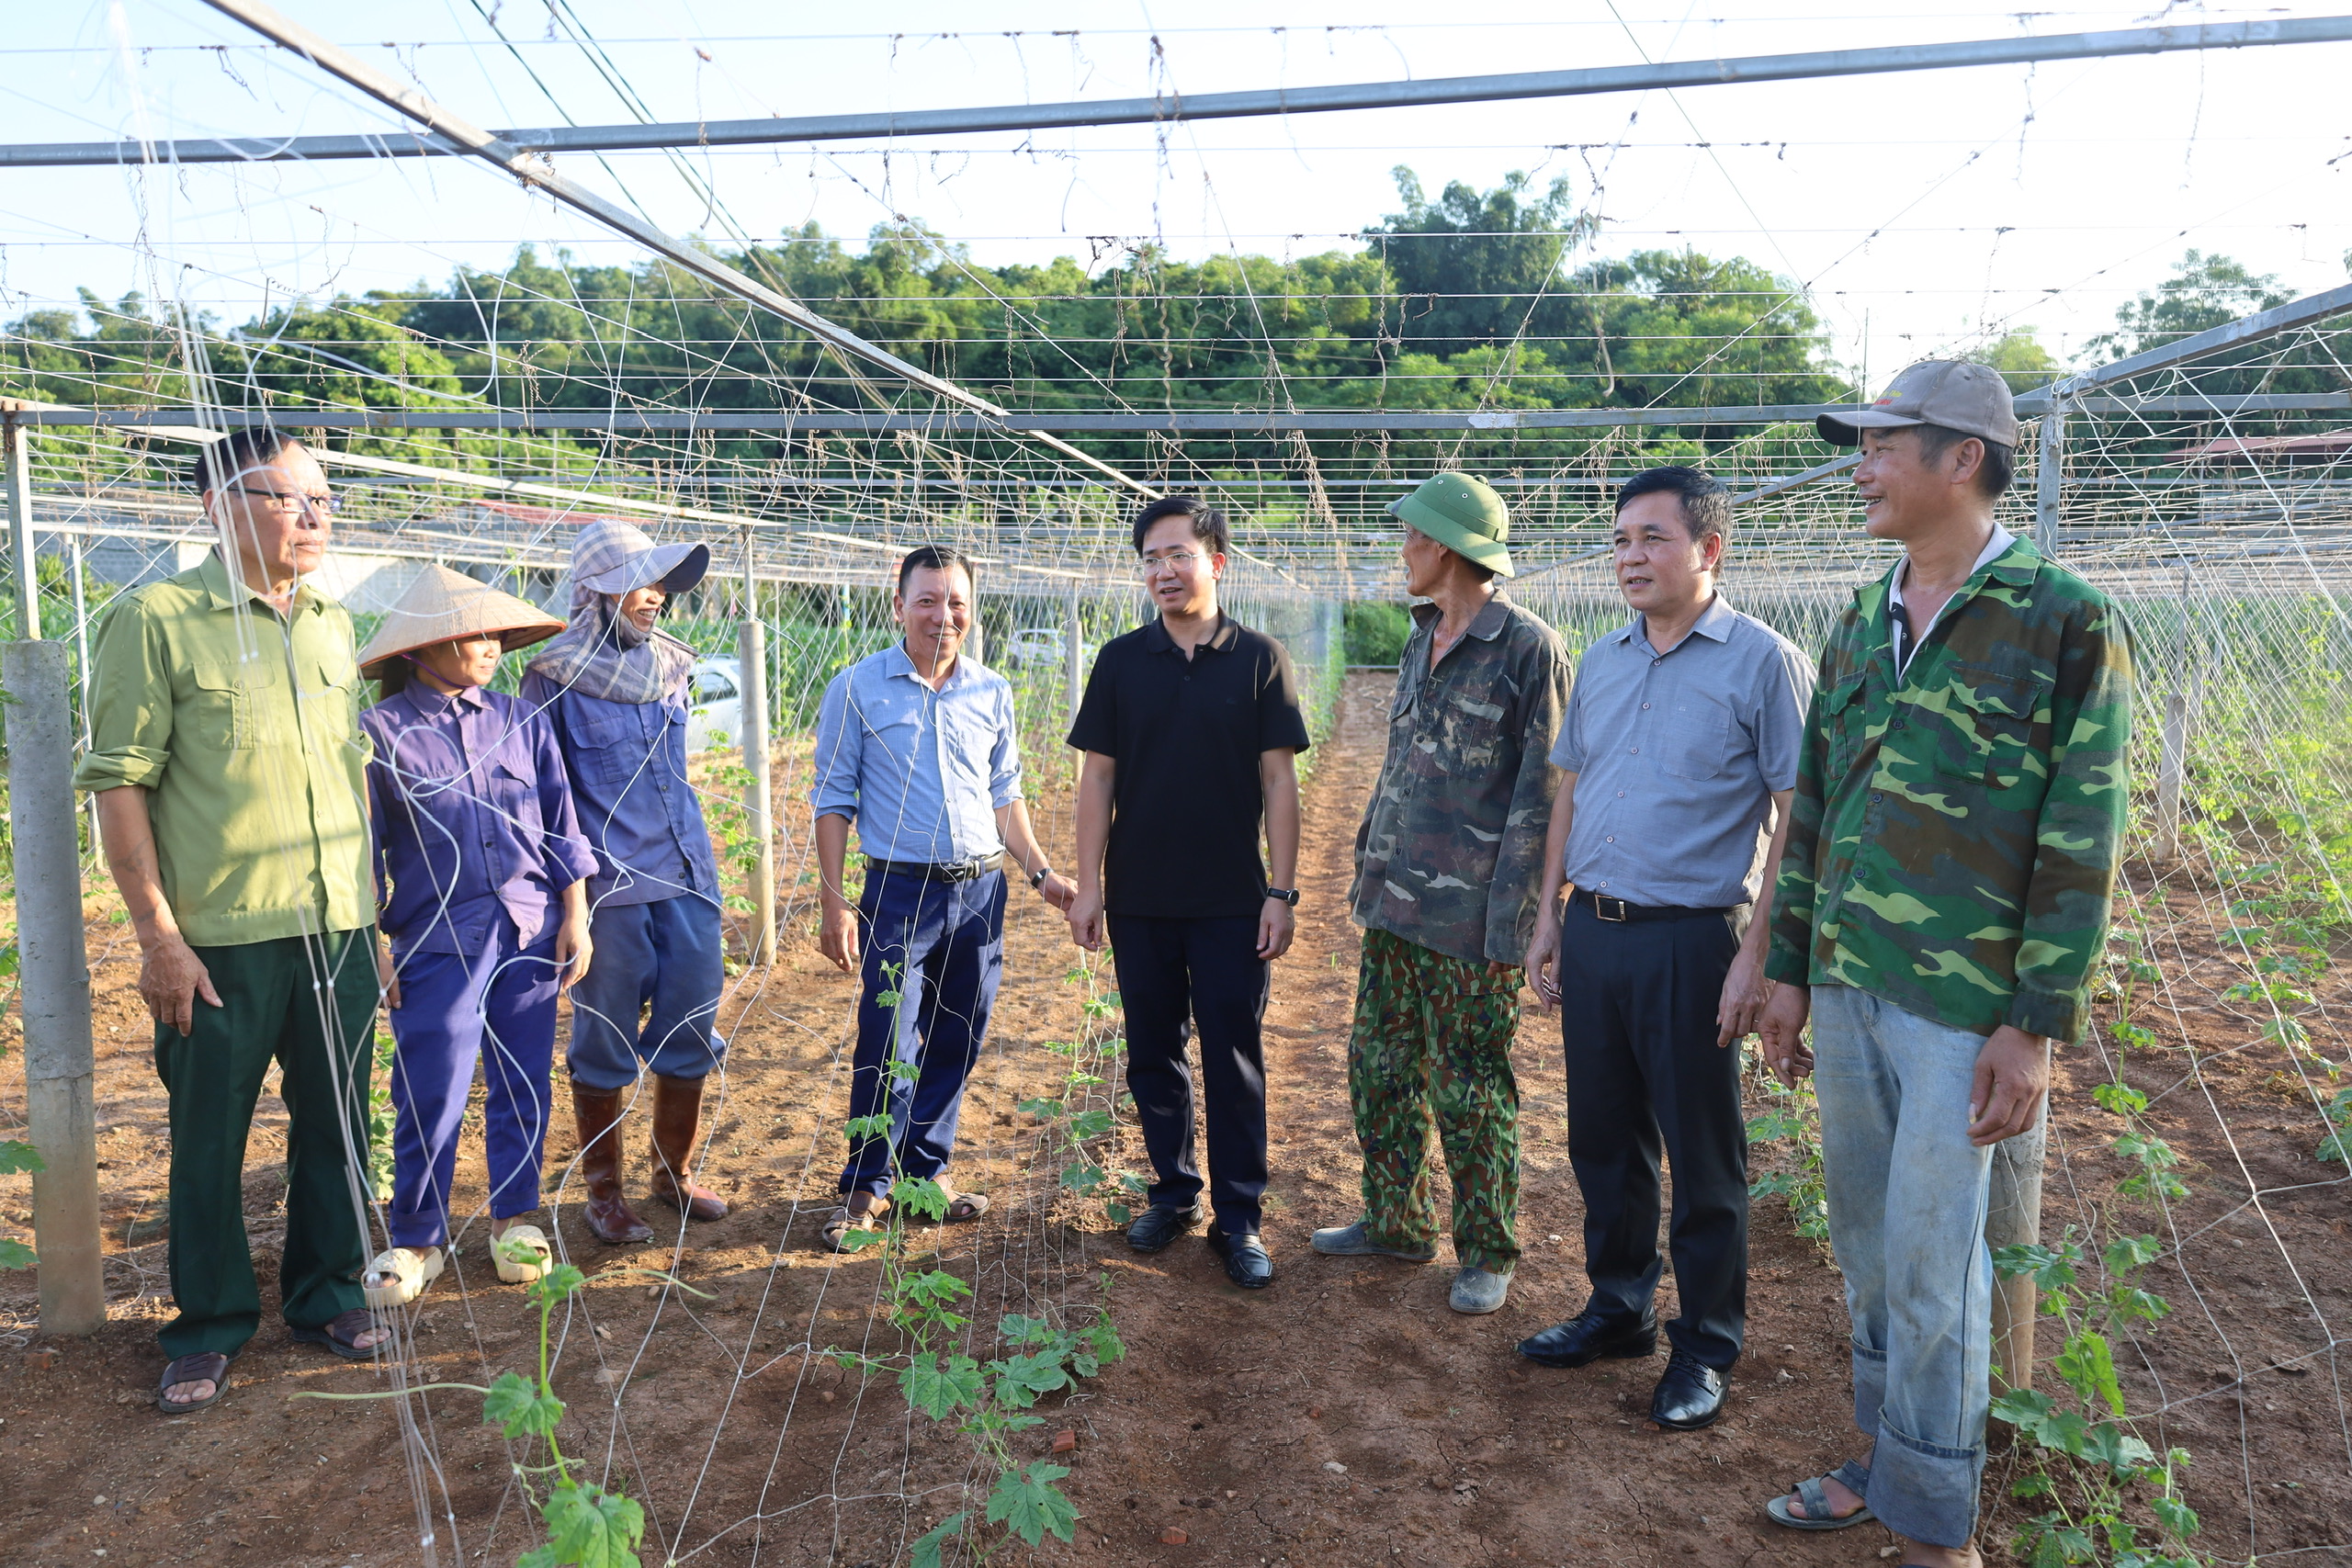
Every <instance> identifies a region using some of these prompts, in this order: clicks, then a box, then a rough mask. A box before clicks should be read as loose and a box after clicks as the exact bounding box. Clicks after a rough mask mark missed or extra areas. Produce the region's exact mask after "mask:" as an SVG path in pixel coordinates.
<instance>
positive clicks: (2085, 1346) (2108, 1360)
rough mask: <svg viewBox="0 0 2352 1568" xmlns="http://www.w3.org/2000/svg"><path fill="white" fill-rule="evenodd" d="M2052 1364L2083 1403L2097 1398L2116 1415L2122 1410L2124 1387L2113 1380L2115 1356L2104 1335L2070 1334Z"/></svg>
mask: <svg viewBox="0 0 2352 1568" xmlns="http://www.w3.org/2000/svg"><path fill="white" fill-rule="evenodd" d="M2052 1367H2053V1368H2054V1369H2055V1370H2056V1371H2057V1373H2058V1375H2059V1376H2060V1377H2062V1378H2064V1379H2065V1380H2066V1382H2067V1386H2069V1387H2070V1388H2072V1389H2073V1390H2074V1391H2075V1393H2078V1394H2080V1395H2082V1397H2083V1402H2084V1403H2085V1404H2089V1403H2090V1402H2091V1401H2093V1400H2098V1401H2099V1402H2100V1403H2102V1404H2105V1405H2106V1406H2107V1407H2108V1408H2109V1410H2111V1411H2113V1412H2114V1413H2115V1414H2116V1415H2118V1416H2120V1415H2122V1414H2123V1387H2122V1385H2121V1384H2120V1383H2119V1382H2117V1381H2116V1378H2115V1356H2114V1353H2113V1351H2111V1350H2110V1349H2109V1348H2108V1343H2107V1336H2106V1335H2104V1334H2092V1333H2087V1332H2086V1333H2082V1334H2075V1335H2072V1336H2069V1337H2068V1338H2067V1340H2066V1343H2065V1346H2064V1348H2062V1349H2060V1350H2059V1352H2058V1357H2057V1359H2056V1360H2055V1361H2053V1362H2052Z"/></svg>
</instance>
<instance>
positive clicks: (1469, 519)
mask: <svg viewBox="0 0 2352 1568" xmlns="http://www.w3.org/2000/svg"><path fill="white" fill-rule="evenodd" d="M1388 513H1389V515H1390V516H1392V517H1395V518H1397V519H1398V520H1399V521H1401V522H1406V523H1409V524H1411V525H1413V526H1414V527H1416V528H1419V530H1420V531H1421V532H1422V533H1424V534H1427V535H1428V536H1430V538H1432V539H1435V540H1436V541H1437V542H1438V543H1439V544H1441V545H1443V546H1444V547H1446V548H1447V549H1449V550H1452V551H1453V553H1454V554H1456V555H1458V556H1461V557H1463V558H1465V559H1468V560H1473V561H1476V562H1477V563H1478V564H1479V565H1480V566H1483V567H1485V568H1487V570H1489V571H1492V572H1493V573H1494V574H1495V575H1496V576H1498V577H1509V576H1510V575H1512V573H1511V570H1510V550H1508V549H1506V548H1504V545H1505V543H1506V542H1507V541H1508V540H1509V539H1510V508H1509V507H1507V506H1505V505H1504V504H1503V498H1502V497H1501V496H1499V495H1497V494H1496V493H1495V492H1494V491H1493V489H1492V488H1491V487H1489V486H1488V485H1487V481H1486V480H1484V479H1473V478H1471V477H1470V476H1469V475H1468V474H1437V475H1434V476H1432V477H1430V478H1429V479H1423V480H1422V481H1421V488H1420V489H1419V490H1417V491H1414V492H1413V493H1412V494H1410V495H1407V496H1399V497H1398V498H1397V500H1395V501H1392V502H1389V503H1388Z"/></svg>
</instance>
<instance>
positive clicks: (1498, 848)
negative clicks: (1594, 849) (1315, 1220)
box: [1314, 474, 1568, 1313]
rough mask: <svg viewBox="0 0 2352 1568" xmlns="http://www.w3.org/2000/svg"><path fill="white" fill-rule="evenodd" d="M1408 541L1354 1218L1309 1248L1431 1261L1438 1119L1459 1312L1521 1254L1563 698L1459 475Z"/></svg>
mask: <svg viewBox="0 0 2352 1568" xmlns="http://www.w3.org/2000/svg"><path fill="white" fill-rule="evenodd" d="M1388 510H1389V511H1390V512H1391V513H1394V514H1395V515H1397V518H1398V519H1399V520H1401V521H1402V522H1403V523H1404V525H1405V528H1406V539H1405V547H1404V556H1405V570H1406V586H1407V588H1408V591H1409V592H1412V593H1414V594H1416V595H1418V596H1422V597H1426V598H1428V599H1429V600H1430V604H1424V605H1421V606H1420V607H1419V609H1417V610H1416V611H1415V612H1414V617H1415V620H1416V621H1417V623H1418V624H1417V625H1416V626H1415V627H1414V629H1413V635H1412V636H1411V637H1410V638H1408V640H1407V642H1406V644H1405V653H1404V657H1403V660H1402V662H1401V664H1400V666H1399V668H1398V670H1397V694H1396V696H1395V699H1394V700H1393V701H1392V702H1391V704H1390V705H1389V713H1388V755H1387V758H1386V760H1385V761H1384V762H1383V763H1382V765H1381V770H1380V783H1379V784H1378V786H1377V787H1376V788H1375V789H1374V791H1373V795H1372V800H1371V803H1370V804H1369V805H1368V806H1366V807H1365V808H1364V817H1363V827H1362V828H1361V829H1359V830H1358V832H1357V834H1356V877H1355V886H1354V889H1353V892H1352V894H1351V900H1352V903H1353V912H1354V915H1355V919H1356V923H1357V924H1359V925H1361V926H1363V928H1364V943H1363V964H1362V967H1361V969H1360V971H1359V973H1358V976H1357V982H1356V1016H1355V1027H1354V1029H1353V1031H1352V1032H1351V1035H1350V1037H1349V1041H1348V1091H1349V1098H1350V1100H1351V1101H1352V1103H1353V1108H1354V1111H1355V1123H1356V1138H1357V1141H1358V1142H1359V1143H1360V1144H1361V1145H1363V1201H1364V1217H1363V1219H1361V1220H1359V1221H1357V1222H1356V1223H1355V1224H1351V1225H1339V1226H1333V1227H1331V1228H1329V1229H1327V1230H1319V1231H1317V1232H1316V1233H1315V1236H1314V1244H1315V1249H1316V1250H1317V1252H1323V1253H1331V1254H1336V1255H1340V1256H1355V1255H1361V1254H1367V1253H1380V1254H1386V1255H1389V1256H1393V1257H1399V1258H1413V1259H1416V1260H1419V1261H1427V1260H1428V1259H1430V1258H1434V1257H1435V1256H1436V1255H1437V1230H1438V1224H1437V1206H1436V1202H1435V1193H1434V1182H1433V1179H1432V1173H1431V1171H1430V1164H1429V1134H1430V1122H1431V1121H1432V1120H1434V1121H1435V1122H1436V1123H1437V1132H1438V1138H1439V1142H1440V1144H1441V1145H1442V1147H1443V1149H1444V1151H1445V1166H1446V1171H1447V1173H1448V1174H1449V1175H1450V1176H1451V1177H1452V1179H1453V1253H1454V1259H1455V1261H1456V1262H1457V1263H1458V1264H1459V1265H1460V1271H1459V1272H1458V1273H1457V1274H1456V1276H1455V1278H1454V1282H1453V1292H1452V1298H1451V1299H1452V1302H1453V1308H1454V1310H1455V1311H1457V1312H1466V1313H1488V1312H1493V1311H1495V1310H1496V1309H1497V1308H1498V1307H1500V1306H1501V1305H1502V1304H1503V1300H1504V1297H1505V1295H1506V1293H1507V1292H1509V1290H1510V1274H1511V1269H1512V1267H1513V1266H1514V1265H1515V1264H1516V1263H1517V1262H1518V1259H1519V1243H1518V1239H1517V1236H1516V1235H1515V1234H1514V1231H1513V1222H1514V1220H1515V1218H1516V1215H1517V1212H1518V1208H1519V1130H1518V1118H1519V1086H1518V1084H1517V1082H1516V1080H1514V1079H1513V1077H1512V1076H1511V1069H1510V1045H1511V1040H1512V1037H1513V1036H1514V1035H1515V1034H1516V1033H1517V1032H1518V1027H1519V987H1520V980H1521V969H1520V963H1521V959H1522V958H1523V957H1524V955H1525V954H1526V952H1527V942H1528V938H1529V936H1530V935H1531V934H1532V931H1533V930H1534V923H1535V895H1536V886H1537V884H1538V883H1539V882H1540V881H1541V879H1542V874H1543V863H1544V833H1545V830H1546V829H1548V828H1549V826H1550V824H1551V812H1552V794H1553V790H1554V788H1555V785H1556V784H1557V783H1558V774H1557V773H1556V772H1555V770H1554V769H1553V768H1552V766H1551V763H1550V761H1549V754H1550V751H1551V749H1552V738H1553V734H1554V732H1555V730H1556V729H1557V728H1559V722H1560V712H1561V709H1562V707H1563V706H1564V705H1566V700H1567V693H1568V661H1567V651H1566V649H1565V648H1564V647H1563V646H1562V645H1561V642H1560V638H1559V635H1558V634H1557V633H1555V631H1553V630H1552V628H1551V627H1550V626H1546V625H1544V622H1543V621H1542V620H1540V619H1538V618H1537V617H1536V616H1534V615H1530V614H1529V613H1528V612H1527V611H1525V610H1522V609H1521V608H1520V607H1519V606H1518V605H1516V604H1512V603H1511V602H1510V600H1509V599H1508V598H1506V597H1505V596H1504V595H1503V594H1501V593H1500V592H1497V591H1496V589H1495V586H1494V579H1495V578H1497V577H1498V576H1503V577H1508V576H1510V570H1511V568H1510V552H1509V550H1508V548H1507V547H1506V540H1507V539H1508V537H1509V536H1510V513H1508V512H1507V511H1506V510H1505V508H1504V506H1503V503H1502V499H1501V498H1500V497H1499V496H1498V495H1496V494H1495V492H1494V491H1492V490H1491V489H1489V488H1488V487H1487V486H1486V485H1485V484H1483V483H1481V482H1480V481H1478V480H1477V479H1472V478H1470V477H1468V476H1467V475H1464V474H1440V475H1438V476H1437V477H1436V478H1435V479H1430V480H1429V481H1428V482H1426V483H1424V484H1423V485H1422V486H1421V487H1420V488H1419V490H1418V491H1415V492H1414V493H1413V494H1411V495H1409V496H1407V497H1405V498H1404V499H1403V500H1401V501H1398V502H1395V503H1394V504H1392V505H1391V506H1390V507H1389V509H1388Z"/></svg>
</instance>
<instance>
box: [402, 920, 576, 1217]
mask: <svg viewBox="0 0 2352 1568" xmlns="http://www.w3.org/2000/svg"><path fill="white" fill-rule="evenodd" d="M558 973H559V972H558V970H557V967H556V962H555V935H554V933H553V932H552V931H550V932H549V933H548V935H547V936H546V937H545V938H544V939H542V940H541V941H539V942H534V943H533V944H532V945H531V946H529V947H518V946H517V944H516V942H515V928H514V927H513V926H512V925H511V924H508V923H507V922H505V921H503V920H500V921H495V922H493V923H492V933H491V938H490V940H489V942H486V943H485V944H484V945H483V947H482V950H481V952H479V953H408V954H406V955H405V956H403V957H402V958H401V960H400V967H399V974H400V982H401V1005H400V1006H399V1007H397V1008H394V1009H393V1010H392V1011H391V1020H392V1040H393V1042H394V1046H395V1049H394V1051H393V1054H392V1109H393V1112H394V1117H395V1120H394V1122H393V1127H392V1213H391V1230H392V1245H393V1246H395V1247H440V1246H442V1245H444V1244H446V1243H447V1241H448V1239H449V1185H450V1182H451V1180H452V1179H453V1178H454V1176H455V1174H456V1171H457V1166H458V1122H460V1121H462V1120H463V1119H464V1117H465V1113H466V1096H467V1094H468V1093H469V1091H470V1090H471V1089H472V1088H473V1081H474V1063H475V1062H476V1060H477V1059H479V1060H480V1061H481V1064H482V1078H483V1087H484V1090H485V1095H484V1099H485V1103H484V1106H483V1111H484V1117H483V1129H482V1142H483V1145H485V1149H486V1152H487V1153H488V1155H489V1156H490V1213H491V1216H492V1218H493V1219H501V1220H504V1219H512V1218H513V1217H514V1216H515V1215H517V1214H527V1213H531V1212H532V1211H533V1210H535V1209H537V1207H538V1206H539V1162H540V1156H541V1151H542V1150H544V1149H545V1147H546V1146H547V1136H548V1114H549V1110H550V1107H549V1101H548V1068H549V1066H551V1064H552V1062H553V1059H554V1055H555V1015H556V1005H555V1004H556V981H557V977H558Z"/></svg>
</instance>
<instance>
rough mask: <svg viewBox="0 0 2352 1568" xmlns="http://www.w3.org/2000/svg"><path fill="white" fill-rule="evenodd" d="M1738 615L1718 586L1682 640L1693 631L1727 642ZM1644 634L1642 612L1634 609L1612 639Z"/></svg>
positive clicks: (1624, 640)
mask: <svg viewBox="0 0 2352 1568" xmlns="http://www.w3.org/2000/svg"><path fill="white" fill-rule="evenodd" d="M1738 616H1739V612H1738V611H1736V610H1735V609H1733V608H1732V607H1731V601H1730V600H1728V599H1726V598H1724V591H1723V590H1722V589H1720V588H1718V589H1716V590H1715V593H1714V597H1713V599H1711V600H1709V601H1708V603H1707V607H1706V608H1705V609H1703V610H1702V611H1700V612H1699V618H1698V619H1697V620H1696V621H1694V622H1692V623H1691V632H1690V633H1685V634H1684V637H1683V641H1685V642H1687V641H1689V640H1690V637H1691V633H1695V634H1697V635H1698V636H1700V637H1705V638H1706V639H1707V640H1708V641H1709V642H1729V641H1730V640H1731V628H1732V623H1733V622H1734V621H1735V620H1736V619H1737V618H1738ZM1646 635H1647V634H1646V633H1645V632H1644V631H1643V629H1642V613H1641V612H1640V611H1639V610H1636V611H1634V616H1633V619H1631V620H1629V621H1627V622H1626V623H1625V625H1624V628H1623V630H1621V631H1619V632H1618V633H1617V635H1616V637H1614V638H1613V639H1612V640H1614V641H1617V642H1631V641H1633V640H1634V638H1635V637H1645V636H1646ZM1674 646H1675V647H1677V648H1680V647H1681V646H1682V644H1681V643H1679V642H1678V643H1676V644H1675V645H1674Z"/></svg>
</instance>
